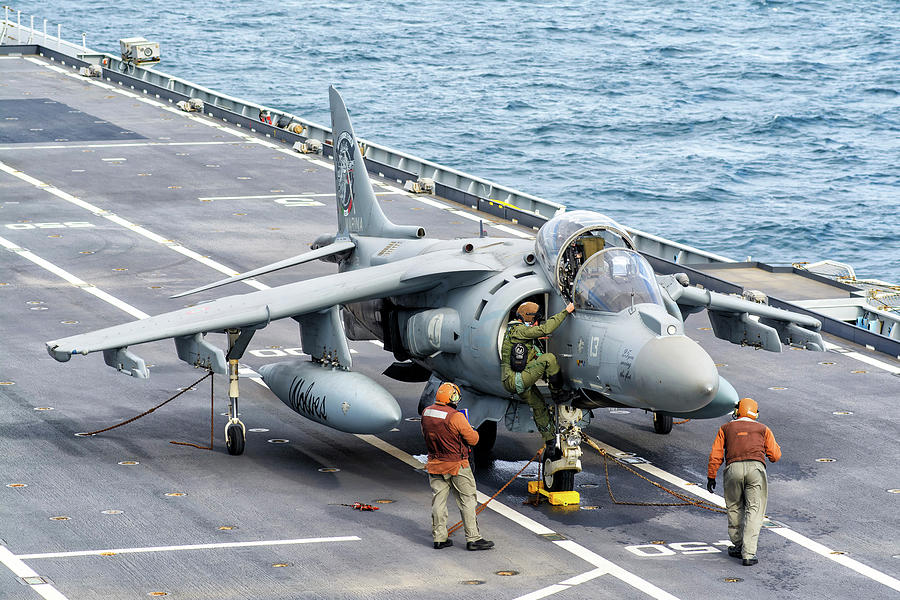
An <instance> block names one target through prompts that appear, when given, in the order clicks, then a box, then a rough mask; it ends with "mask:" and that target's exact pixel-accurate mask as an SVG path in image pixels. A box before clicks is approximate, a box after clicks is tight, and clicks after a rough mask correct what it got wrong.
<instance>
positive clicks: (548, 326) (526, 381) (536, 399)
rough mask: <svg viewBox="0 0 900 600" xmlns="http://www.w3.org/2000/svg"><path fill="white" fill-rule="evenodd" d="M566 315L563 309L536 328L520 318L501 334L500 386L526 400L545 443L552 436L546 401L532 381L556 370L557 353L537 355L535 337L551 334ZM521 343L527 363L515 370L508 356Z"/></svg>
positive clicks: (557, 364)
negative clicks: (526, 356)
mask: <svg viewBox="0 0 900 600" xmlns="http://www.w3.org/2000/svg"><path fill="white" fill-rule="evenodd" d="M567 316H569V313H568V312H566V311H565V310H563V311H561V312H558V313H556V314H555V315H553V316H552V317H550V318H549V319H547V321H546V322H545V323H544V324H543V325H537V326H535V327H530V326H528V325H526V324H525V323H523V322H522V321H510V322H509V324H508V325H507V327H506V335H505V336H504V337H503V346H502V347H501V349H500V358H501V362H500V368H501V373H502V378H503V387H505V388H506V391H508V392H510V393H513V394H518V395H519V398H521V399H522V400H524V401H525V402H527V403H528V406H530V407H531V411H532V413H534V424H535V425H536V426H537V429H538V431H539V432H540V434H541V437H542V438H544V441H545V442H546V441H549V440H551V439H553V437H554V434H553V431H552V429H551V427H550V413H549V411H548V410H547V403H546V402H545V401H544V397H543V396H542V395H541V392H540V391H538V389H537V388H536V387H534V384H535V383H537V381H538V379H541V378H542V377H549V376H551V375H556V374H557V373H559V363H558V362H557V361H556V356H555V355H554V354H552V353H550V352H547V353H545V354H538V350H537V348H535V344H534V340H536V339H537V338H542V337H545V336H548V335H550V334H551V333H553V331H554V330H555V329H556V328H557V327H559V326H560V325H561V324H562V322H563V321H564V320H565V318H566V317H567ZM520 342H521V343H523V344H525V345H526V346H528V364H527V366H526V367H525V370H524V371H522V372H520V373H516V372H515V371H513V370H512V368H510V366H509V355H510V354H511V353H512V347H513V345H515V344H518V343H520Z"/></svg>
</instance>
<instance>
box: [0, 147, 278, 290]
mask: <svg viewBox="0 0 900 600" xmlns="http://www.w3.org/2000/svg"><path fill="white" fill-rule="evenodd" d="M0 171H3V172H6V173H9V174H10V175H12V176H13V177H17V178H19V179H21V180H22V181H24V182H26V183H30V184H31V185H33V186H35V187H37V188H39V189H42V190H44V191H45V192H47V193H48V194H52V195H54V196H56V197H57V198H59V199H61V200H65V201H66V202H69V203H71V204H74V205H75V206H78V207H79V208H83V209H85V210H87V211H89V212H91V213H93V214H94V215H95V216H99V217H103V218H104V219H106V220H108V221H111V222H113V223H115V224H116V225H119V226H121V227H125V228H126V229H130V230H131V231H133V232H135V233H137V234H139V235H141V236H143V237H145V238H147V239H149V240H151V241H153V242H156V243H157V244H160V245H163V246H165V247H166V248H168V249H170V250H172V251H173V252H177V253H179V254H182V255H184V256H186V257H188V258H191V259H193V260H195V261H197V262H199V263H201V264H204V265H206V266H208V267H210V268H212V269H214V270H216V271H219V272H220V273H224V274H225V275H228V276H234V275H238V272H237V271H235V270H234V269H231V268H229V267H226V266H225V265H223V264H221V263H219V262H217V261H214V260H212V259H211V258H207V257H205V256H203V255H202V254H200V253H198V252H195V251H193V250H189V249H188V248H185V247H184V246H182V245H181V244H178V243H176V242H173V241H171V240H168V239H166V238H164V237H163V236H161V235H159V234H156V233H153V232H152V231H150V230H149V229H146V228H145V227H142V226H140V225H137V224H136V223H132V222H131V221H129V220H127V219H124V218H122V217H120V216H118V215H116V214H114V213H111V212H109V211H108V210H105V209H103V208H100V207H99V206H96V205H94V204H91V203H90V202H86V201H84V200H82V199H80V198H76V197H75V196H73V195H71V194H69V193H67V192H64V191H63V190H61V189H59V188H57V187H55V186H52V185H50V184H48V183H44V182H42V181H40V180H38V179H35V178H34V177H31V176H30V175H28V174H26V173H23V172H22V171H18V170H16V169H15V168H13V167H11V166H9V165H7V164H6V163H3V162H0ZM48 264H49V263H48ZM79 281H80V280H79ZM81 283H83V282H81ZM242 283H244V284H245V285H249V286H250V287H252V288H255V289H257V290H267V289H269V286H267V285H265V284H263V283H260V282H258V281H251V280H243V281H242Z"/></svg>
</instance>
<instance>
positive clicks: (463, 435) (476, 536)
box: [422, 383, 494, 550]
mask: <svg viewBox="0 0 900 600" xmlns="http://www.w3.org/2000/svg"><path fill="white" fill-rule="evenodd" d="M458 402H459V388H458V387H457V386H456V385H455V384H452V383H442V384H441V386H440V387H439V388H438V391H437V394H436V395H435V401H434V404H432V405H431V406H429V407H428V408H426V409H425V410H424V411H422V434H423V435H424V436H425V445H426V446H428V464H427V465H426V467H425V468H426V469H427V471H428V479H429V482H430V483H431V535H432V537H433V538H434V549H435V550H440V549H441V548H446V547H447V546H452V545H453V540H449V539H447V496H449V495H450V492H453V497H454V498H456V505H457V506H459V514H460V515H461V516H462V521H463V526H464V527H465V530H466V550H487V549H489V548H493V547H494V542H490V541H488V540H485V539H483V538H482V537H481V534H480V533H479V532H478V522H477V521H476V520H475V507H476V505H477V504H478V501H477V500H476V499H475V476H474V475H472V468H471V467H470V466H469V460H468V459H469V446H474V445H475V444H477V443H478V432H477V431H475V430H474V429H472V426H471V425H469V421H468V420H466V417H465V415H464V414H463V413H461V412H459V411H458V410H456V404H457V403H458Z"/></svg>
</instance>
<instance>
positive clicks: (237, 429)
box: [225, 424, 244, 456]
mask: <svg viewBox="0 0 900 600" xmlns="http://www.w3.org/2000/svg"><path fill="white" fill-rule="evenodd" d="M225 447H226V448H228V454H231V455H232V456H236V455H238V454H243V453H244V428H243V427H241V426H240V425H234V424H229V425H228V427H226V428H225Z"/></svg>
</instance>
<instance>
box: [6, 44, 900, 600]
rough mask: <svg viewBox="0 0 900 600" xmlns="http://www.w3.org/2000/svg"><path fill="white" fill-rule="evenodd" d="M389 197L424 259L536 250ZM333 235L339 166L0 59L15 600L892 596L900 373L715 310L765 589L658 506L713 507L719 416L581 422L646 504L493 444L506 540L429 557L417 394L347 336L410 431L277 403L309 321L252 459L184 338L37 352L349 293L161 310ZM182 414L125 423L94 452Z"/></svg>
mask: <svg viewBox="0 0 900 600" xmlns="http://www.w3.org/2000/svg"><path fill="white" fill-rule="evenodd" d="M321 96H322V102H323V104H324V103H325V102H327V90H321ZM348 103H350V104H351V105H352V99H348ZM359 133H360V134H361V135H363V136H364V135H365V132H364V131H361V132H359ZM374 182H375V190H376V193H377V196H378V199H379V200H380V202H381V206H382V209H383V210H384V212H385V214H386V215H387V216H388V218H389V219H390V220H391V221H393V222H395V223H399V224H415V225H420V224H421V225H424V226H425V227H426V229H427V231H428V235H429V236H434V237H438V238H444V239H453V238H456V237H473V236H477V235H478V232H479V228H480V226H482V225H483V227H484V228H485V230H486V233H488V234H489V235H492V236H504V237H509V236H515V237H519V238H523V239H526V238H531V237H533V236H534V235H535V233H536V232H535V230H534V229H532V228H528V227H523V226H521V225H519V224H516V223H513V222H511V221H506V220H502V219H499V218H498V217H496V216H492V215H488V214H485V213H479V212H476V211H473V210H471V209H470V208H468V207H465V206H462V205H458V204H455V203H453V202H450V201H447V200H442V199H439V198H436V197H433V196H428V195H423V194H413V193H410V192H408V191H405V190H404V189H402V188H403V185H402V183H400V182H397V181H396V180H394V179H386V178H379V177H374ZM597 208H598V210H602V207H597ZM626 224H627V223H626ZM334 229H335V193H334V173H333V165H332V162H331V160H330V159H328V158H326V157H323V156H321V155H315V154H310V155H305V154H300V153H298V152H296V151H294V150H293V149H292V148H291V145H290V144H287V143H284V142H282V141H279V140H274V139H272V138H270V137H267V136H266V135H264V134H262V133H258V132H251V131H249V130H247V129H246V128H238V127H235V126H233V125H231V124H228V123H223V122H222V121H221V120H219V119H214V118H210V117H208V116H205V115H202V114H196V113H187V112H183V111H181V110H178V109H177V108H175V107H174V105H173V104H172V103H170V102H167V101H165V100H161V99H157V98H153V97H151V96H148V95H146V94H141V93H140V92H136V91H134V90H130V89H127V88H124V87H123V86H119V85H114V84H111V83H109V82H106V81H103V80H101V79H90V78H83V77H81V76H79V75H78V72H77V70H73V69H72V68H70V67H68V66H60V65H59V64H58V63H56V62H51V61H49V60H47V59H45V58H41V57H37V56H0V246H2V249H0V256H2V260H0V306H2V313H0V315H2V320H0V335H2V339H3V341H4V350H3V352H2V354H0V357H2V358H0V402H2V407H3V410H2V411H0V415H2V416H0V450H2V458H0V464H2V473H3V480H2V481H0V494H2V502H0V563H2V565H3V567H0V597H2V598H10V599H19V598H22V599H30V598H41V597H43V598H57V599H59V598H69V599H73V600H74V599H76V598H77V599H90V598H135V599H136V598H146V597H171V598H178V599H200V598H216V599H225V598H248V597H249V598H267V599H275V598H284V599H289V598H360V599H362V598H409V599H413V598H438V597H442V598H446V597H451V598H509V599H512V598H534V599H537V598H544V597H550V598H557V599H560V600H564V599H575V598H586V597H590V598H647V597H649V598H659V599H663V598H665V599H669V598H683V599H687V598H692V599H693V598H721V597H727V596H734V595H738V594H740V595H743V596H746V597H759V598H797V599H801V598H804V599H805V598H851V597H852V598H890V597H900V580H898V578H900V528H898V526H897V519H896V514H897V512H898V509H900V475H898V470H897V467H896V465H897V464H898V461H900V448H898V446H897V443H896V440H897V438H898V434H900V430H898V420H897V418H896V404H897V399H898V397H900V377H898V375H900V362H898V361H896V360H894V359H893V358H891V357H889V356H886V355H885V354H881V353H876V352H872V351H870V350H868V349H866V348H865V347H864V346H857V345H855V344H853V343H851V342H848V341H847V340H844V339H840V338H837V337H834V336H830V335H825V336H824V338H825V340H826V342H827V343H828V348H829V351H827V352H809V351H805V350H798V349H793V348H790V347H786V348H785V349H784V351H783V352H782V353H772V352H764V351H758V350H755V349H753V348H746V347H739V346H735V345H732V344H730V343H728V342H725V341H723V340H720V339H717V338H715V337H714V336H713V333H712V331H711V329H710V323H709V321H708V320H707V318H706V317H705V313H703V314H700V315H695V316H691V317H689V318H688V319H687V321H686V322H685V329H686V333H687V335H688V336H689V337H691V338H693V339H694V340H696V341H698V342H699V343H700V344H701V345H702V346H703V348H704V349H705V350H706V351H707V352H708V353H709V354H710V356H711V357H712V358H713V359H714V360H715V362H716V366H717V368H718V369H719V371H720V373H722V375H723V376H725V377H726V378H727V379H728V380H729V381H730V382H731V383H732V384H733V385H734V387H735V388H736V390H737V391H738V393H739V395H740V396H750V397H752V398H755V399H756V400H758V401H759V404H760V412H761V415H760V421H761V422H763V423H765V424H766V425H768V426H769V427H771V429H772V430H773V432H774V434H775V437H776V439H777V440H778V442H779V443H780V445H781V447H782V449H783V452H784V456H783V458H782V460H781V461H780V462H778V463H776V464H774V465H770V466H769V469H768V473H769V506H768V511H767V513H768V516H769V520H768V521H767V523H766V525H765V527H764V529H763V531H762V533H761V534H760V544H759V554H758V556H759V559H760V562H759V564H758V565H756V566H753V567H743V566H741V564H740V561H737V560H735V559H732V558H729V557H728V555H727V554H726V552H725V548H726V546H727V545H728V542H727V532H726V522H725V516H724V515H723V514H720V513H717V512H713V511H710V510H707V509H703V508H698V507H696V506H691V505H688V506H661V505H657V504H664V503H671V502H679V500H678V499H676V498H673V497H672V496H670V495H668V494H666V493H664V492H663V491H661V490H660V489H659V488H657V487H655V486H653V485H652V484H651V482H656V483H659V484H661V485H662V486H664V487H667V488H669V489H673V490H676V491H678V492H679V493H682V494H685V495H687V496H689V497H691V498H696V499H698V500H699V499H703V500H707V501H709V502H711V503H712V504H713V505H714V506H722V505H723V504H724V503H723V501H722V497H721V495H718V494H708V493H707V492H706V490H705V487H704V485H703V484H704V482H705V478H706V461H707V456H708V454H709V450H710V446H711V444H712V440H713V438H714V436H715V433H716V430H717V428H718V427H719V426H720V425H721V424H722V423H723V422H724V421H725V418H722V419H711V420H692V421H689V422H685V423H679V424H677V425H675V427H674V429H673V431H672V432H671V433H670V434H668V435H659V434H656V433H654V431H653V426H652V423H651V417H650V415H648V414H645V413H644V412H643V411H640V410H636V409H630V410H628V409H594V417H595V418H594V419H593V421H592V425H591V426H590V427H589V428H588V429H587V431H586V433H587V434H588V435H590V436H591V437H592V438H593V439H595V440H597V441H598V442H599V443H600V444H601V446H602V447H604V448H605V449H606V450H607V451H608V452H609V453H610V454H611V455H613V456H615V457H617V458H619V459H620V460H624V461H625V462H626V463H627V464H629V465H630V466H631V467H632V468H633V469H634V470H635V471H636V472H637V473H639V474H640V475H642V476H643V477H644V478H647V479H649V480H650V481H647V480H645V479H642V478H641V477H638V476H637V475H635V474H634V473H631V472H629V471H626V470H625V469H623V468H622V467H620V466H619V465H617V464H610V465H609V470H608V475H607V471H606V469H605V468H604V459H603V457H601V456H600V455H599V454H597V453H595V452H594V451H592V450H590V449H588V448H585V452H586V454H585V456H584V457H583V459H582V460H583V464H584V471H583V472H582V473H581V474H579V475H578V476H576V480H575V481H576V490H577V491H578V492H579V493H580V496H581V503H580V504H579V505H575V506H565V507H554V506H549V505H548V504H547V503H542V504H539V505H537V506H535V505H534V504H530V503H528V502H529V501H530V500H531V498H530V497H529V496H528V493H527V484H528V481H529V479H537V478H538V468H537V464H536V463H532V464H531V465H528V466H526V463H527V462H528V460H529V459H530V458H531V457H532V456H533V455H534V454H535V452H536V451H537V450H538V448H540V447H541V445H542V444H541V440H540V437H539V436H538V435H537V434H515V433H510V432H507V431H505V430H503V428H502V427H501V429H500V433H499V435H498V440H497V444H496V446H495V448H494V450H493V453H492V456H491V460H489V461H485V462H484V463H483V464H478V465H477V467H476V480H477V482H478V489H479V491H480V500H482V501H484V500H487V499H488V498H489V497H490V496H491V495H493V494H494V493H495V492H496V491H497V490H499V489H500V488H501V487H502V486H503V485H504V484H506V483H507V482H508V481H509V480H510V479H511V478H513V477H514V475H515V474H516V473H517V472H518V471H519V470H520V469H522V468H523V467H525V470H524V472H523V473H522V474H521V476H519V477H515V478H514V479H513V481H512V483H511V484H510V485H509V486H508V487H506V489H505V490H504V491H503V492H501V493H500V494H499V495H498V496H497V497H496V499H495V500H493V501H492V502H490V503H489V504H488V506H487V509H486V510H485V511H484V512H483V513H481V515H480V517H479V523H480V527H481V530H482V533H483V534H484V536H485V537H486V538H487V539H490V540H493V541H494V542H495V543H496V547H495V548H494V549H493V550H490V551H487V552H477V553H476V552H466V551H465V549H464V544H463V543H462V542H463V538H462V536H461V534H459V533H457V534H455V535H454V536H452V538H451V539H454V540H455V542H456V545H455V546H453V547H451V548H446V549H443V550H440V551H436V550H433V549H432V547H431V532H430V527H431V523H430V499H431V493H430V489H429V486H428V482H427V477H426V475H425V473H424V471H423V470H422V463H421V459H422V458H423V456H422V455H423V454H425V447H424V443H423V441H422V438H421V431H420V425H419V422H418V414H417V403H418V400H419V395H420V393H421V391H422V387H423V386H422V384H410V383H401V382H398V381H394V380H391V379H388V378H387V377H384V376H383V375H381V373H382V372H383V371H384V370H385V369H386V368H387V367H388V366H390V365H391V364H392V363H393V362H394V358H393V356H391V354H390V353H388V352H385V351H384V350H383V349H382V348H381V347H380V346H379V344H377V343H373V342H351V343H350V347H351V352H352V353H353V361H354V370H358V371H360V372H362V373H365V374H366V375H368V376H370V377H372V378H373V379H376V380H377V381H378V382H379V383H381V384H382V385H384V386H385V388H386V389H387V390H388V391H389V392H391V393H392V394H393V395H394V396H395V397H396V398H397V400H398V401H399V403H400V406H401V409H402V412H403V417H404V418H403V420H402V421H401V422H400V425H399V426H398V427H397V428H395V430H393V431H390V432H388V433H385V434H380V435H378V436H369V435H352V434H346V433H341V432H338V431H335V430H333V429H329V428H326V427H323V426H321V425H318V424H316V423H314V422H312V421H309V420H306V419H304V418H303V417H301V416H300V415H298V414H296V413H294V412H292V411H291V410H290V409H288V408H287V407H286V406H285V405H284V404H283V403H282V402H281V401H279V400H278V399H277V398H275V397H274V396H273V395H272V394H271V393H270V392H269V391H268V390H267V389H266V388H265V386H264V385H262V382H261V380H260V379H259V377H258V375H257V373H256V370H257V369H259V368H260V367H262V366H263V365H265V364H267V363H270V362H273V361H278V360H285V359H286V358H290V357H295V358H300V357H302V356H304V355H303V351H302V348H300V341H299V335H298V328H297V325H296V323H295V322H293V321H292V320H290V319H287V320H283V321H278V322H273V323H271V324H270V325H269V326H268V327H266V328H265V329H263V330H260V331H259V332H257V334H256V336H255V337H254V338H253V341H252V343H251V345H250V347H249V348H248V351H247V352H246V354H245V356H244V358H243V360H242V364H241V375H242V379H241V396H242V403H241V409H240V410H241V419H242V421H243V422H244V423H245V424H246V426H247V442H246V450H245V452H244V454H243V455H241V456H230V455H229V454H228V452H227V451H226V449H225V444H224V441H223V426H224V424H225V421H226V418H225V417H224V416H223V413H224V411H225V410H226V406H227V397H226V391H225V387H226V385H227V380H225V379H224V378H223V377H221V376H215V377H214V378H213V382H212V388H211V387H210V380H209V379H206V380H204V381H201V382H200V383H197V384H196V385H192V384H194V382H196V381H197V380H198V379H200V378H201V377H203V375H204V372H203V371H201V370H196V369H191V368H190V367H189V366H187V365H185V364H184V363H183V362H181V361H179V360H178V359H177V357H176V356H175V352H174V350H175V349H174V347H173V344H172V343H171V342H167V341H166V342H154V343H150V344H146V345H144V346H142V347H141V350H142V352H141V354H142V355H143V356H144V357H145V358H146V359H147V362H148V366H149V368H150V372H151V377H150V379H149V380H146V381H144V380H137V379H133V378H129V377H123V376H121V375H120V374H118V373H116V372H115V371H113V370H111V369H109V368H107V367H106V366H105V365H104V364H103V360H102V358H101V357H100V356H97V355H94V356H88V357H80V356H75V357H73V358H72V359H71V360H70V361H69V362H68V363H67V364H64V365H60V364H58V363H57V362H56V361H54V360H53V359H52V358H51V357H50V356H48V354H47V352H46V349H45V346H44V342H45V341H47V340H52V339H58V338H61V337H65V336H69V335H74V334H76V333H80V332H84V331H91V330H95V329H98V328H102V327H105V326H108V325H114V324H119V323H125V322H128V321H130V320H133V319H140V318H144V317H146V316H148V315H155V314H158V313H162V312H167V311H170V310H175V309H177V308H181V307H184V306H188V305H194V304H197V303H199V302H202V301H204V300H209V299H213V298H218V297H221V296H225V295H228V294H234V293H243V292H248V291H251V290H253V289H265V288H267V287H274V286H277V285H281V284H285V283H289V282H294V281H299V280H304V279H308V278H313V277H317V276H321V275H326V274H330V273H334V272H335V266H334V265H333V264H331V263H325V262H312V263H309V264H306V265H302V266H299V267H295V268H291V269H285V270H282V271H278V272H276V273H272V274H268V275H265V276H263V277H260V278H259V279H258V280H247V281H246V282H239V283H234V284H232V285H231V286H230V288H228V289H226V290H214V291H209V292H204V293H202V294H200V295H198V296H194V297H190V298H180V299H171V298H170V296H171V295H173V294H176V293H179V292H182V291H185V290H188V289H191V288H194V287H197V286H199V285H202V284H205V283H208V282H211V281H215V280H218V279H221V278H223V277H226V276H229V275H232V274H234V273H235V272H244V271H247V270H250V269H253V268H255V267H258V266H260V265H264V264H267V263H271V262H274V261H276V260H279V259H281V258H284V257H288V256H292V255H296V254H300V253H302V252H304V251H306V250H308V248H309V245H310V243H312V242H313V240H315V239H316V238H317V237H319V236H320V235H322V234H324V233H333V232H334ZM717 276H718V277H723V278H726V279H727V274H725V275H723V274H721V273H717ZM783 299H785V300H789V299H790V298H787V297H785V298H783ZM209 337H210V338H211V339H213V340H214V341H215V342H216V343H217V344H219V345H222V344H224V336H222V335H214V334H211V335H210V336H209ZM211 389H212V390H213V394H214V400H213V402H212V403H211V392H210V390H211ZM182 391H183V392H184V393H183V394H182V395H181V396H179V397H178V398H176V399H174V400H172V401H171V402H170V403H168V404H166V405H165V406H163V407H161V408H159V409H158V410H156V411H155V412H152V413H151V414H148V415H147V416H144V417H142V418H140V419H138V420H136V421H134V422H132V423H130V424H128V425H125V426H123V427H121V428H117V429H113V430H111V431H108V432H106V433H102V434H98V435H95V436H91V437H86V436H80V435H78V434H80V433H84V432H90V431H94V430H98V429H103V428H106V427H110V426H112V425H115V424H117V423H120V422H122V421H125V420H127V419H130V418H132V417H134V416H136V415H138V414H141V413H143V412H145V411H147V410H148V409H151V408H153V407H154V406H157V405H158V404H160V403H162V402H163V401H165V400H166V399H168V398H170V397H172V396H173V395H175V394H177V393H179V392H182ZM211 422H212V423H211ZM211 424H212V426H213V428H214V431H213V440H212V441H213V444H212V450H206V449H202V448H197V447H191V446H186V445H182V444H172V443H170V442H173V441H174V442H189V443H193V444H195V445H196V446H206V445H208V444H209V442H210V426H211ZM610 491H611V492H612V494H614V496H615V498H616V499H618V500H619V501H620V502H626V504H616V503H614V502H613V501H612V500H611V498H610ZM631 502H634V503H650V504H651V505H635V504H627V503H631ZM354 503H363V504H370V505H372V506H373V507H377V508H378V510H377V511H361V510H357V509H355V508H354V507H353V504H354ZM455 512H456V511H455V508H454V507H452V506H451V507H450V518H451V522H455V521H456V520H457V519H456V518H455V517H456V515H455Z"/></svg>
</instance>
